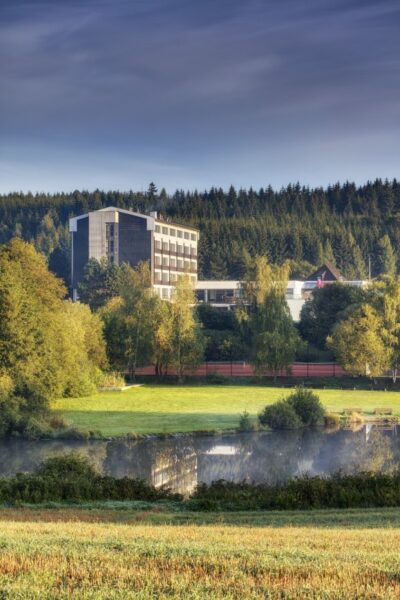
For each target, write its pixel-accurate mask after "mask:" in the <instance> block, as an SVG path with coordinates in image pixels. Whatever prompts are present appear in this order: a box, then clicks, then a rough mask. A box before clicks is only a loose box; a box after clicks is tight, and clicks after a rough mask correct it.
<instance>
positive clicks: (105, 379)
mask: <svg viewBox="0 0 400 600" xmlns="http://www.w3.org/2000/svg"><path fill="white" fill-rule="evenodd" d="M124 385H125V379H124V377H122V375H120V373H117V372H116V371H110V372H108V373H102V376H101V378H100V381H99V382H98V387H99V388H104V389H105V388H110V389H115V388H122V387H124Z"/></svg>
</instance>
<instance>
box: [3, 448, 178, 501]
mask: <svg viewBox="0 0 400 600" xmlns="http://www.w3.org/2000/svg"><path fill="white" fill-rule="evenodd" d="M162 499H171V500H180V499H181V496H179V494H171V493H170V492H169V490H164V489H156V488H155V487H153V486H152V485H149V484H148V483H146V482H145V481H142V480H140V479H129V478H128V477H123V478H122V479H116V478H114V477H108V476H103V475H100V474H99V473H97V471H96V470H95V469H94V468H93V466H92V465H91V464H90V462H89V461H88V460H87V459H86V458H84V457H82V456H80V455H77V454H73V453H72V454H67V455H64V456H57V457H53V458H49V459H48V460H46V461H44V462H43V463H42V464H41V465H40V466H39V468H38V469H37V471H36V472H35V473H29V474H26V473H18V474H17V475H16V476H15V477H10V478H0V502H13V503H16V502H17V503H18V502H32V503H39V502H63V501H64V502H81V501H90V500H149V501H154V500H162Z"/></svg>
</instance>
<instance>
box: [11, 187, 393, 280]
mask: <svg viewBox="0 0 400 600" xmlns="http://www.w3.org/2000/svg"><path fill="white" fill-rule="evenodd" d="M111 205H115V206H119V207H122V208H131V209H133V210H139V211H142V212H147V211H149V210H151V209H157V210H158V211H159V213H160V214H161V215H162V216H163V217H164V218H166V219H168V218H173V219H174V220H176V221H180V222H184V223H188V224H193V225H195V226H198V227H199V228H200V231H201V240H200V250H199V254H200V277H201V278H219V279H228V278H240V277H241V276H242V275H243V272H244V269H245V265H246V257H247V256H248V255H249V254H250V255H256V254H267V255H268V256H269V259H270V260H271V261H272V262H275V263H281V262H282V261H284V260H286V259H290V260H291V261H293V267H292V274H291V275H292V277H299V278H301V277H305V276H307V274H308V273H309V272H310V269H312V267H314V266H317V265H320V264H321V263H322V262H323V261H324V260H330V261H331V262H333V263H335V264H336V266H337V267H338V268H339V269H340V270H341V271H342V272H343V273H344V274H345V275H346V276H347V277H348V278H350V279H358V278H363V277H366V275H367V270H368V257H370V258H371V266H372V275H378V274H380V273H384V272H391V271H393V270H394V269H397V268H398V266H399V261H400V254H399V253H398V251H397V248H399V247H400V228H399V223H400V183H398V182H397V181H396V180H393V181H391V182H388V181H385V182H383V181H381V180H376V181H375V182H373V183H368V184H366V185H364V186H360V187H357V186H356V185H354V184H352V183H346V184H344V185H339V184H337V185H335V186H332V187H329V188H327V189H322V188H317V189H309V188H305V187H300V185H290V186H288V187H286V188H284V189H281V190H280V191H274V190H272V188H270V187H268V188H265V189H261V190H259V191H254V190H252V189H250V190H235V189H234V188H233V187H231V188H230V189H229V191H227V192H226V191H223V190H221V189H216V188H212V189H210V190H209V191H206V192H202V193H200V192H184V191H177V192H175V194H173V195H171V196H169V195H167V194H166V192H165V190H162V191H161V192H160V193H158V192H157V190H156V189H155V188H154V187H152V186H150V187H149V191H148V192H146V193H142V192H139V193H138V192H132V191H130V192H127V193H123V192H103V191H95V192H93V193H90V192H79V191H75V192H73V193H72V194H53V195H51V194H37V195H32V194H21V193H11V194H8V195H3V196H0V223H1V225H0V243H1V242H5V241H7V240H8V239H10V238H11V237H12V236H13V235H20V236H22V237H23V238H24V239H26V240H29V241H34V242H35V244H36V246H37V247H38V248H39V249H40V250H42V251H43V252H44V253H45V254H46V255H48V256H49V258H50V267H51V268H52V269H53V270H54V271H55V272H57V273H58V274H59V275H61V276H64V277H65V278H66V279H68V273H69V264H68V257H69V235H68V218H69V217H70V216H74V215H78V214H82V213H85V212H87V211H90V210H97V209H99V208H102V207H104V206H111Z"/></svg>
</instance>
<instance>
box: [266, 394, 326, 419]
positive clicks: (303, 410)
mask: <svg viewBox="0 0 400 600" xmlns="http://www.w3.org/2000/svg"><path fill="white" fill-rule="evenodd" d="M258 419H259V421H260V423H261V425H268V426H269V427H271V429H298V428H299V427H316V426H318V425H323V424H324V421H325V409H324V407H323V406H322V404H321V401H320V399H319V397H318V396H317V394H315V393H314V392H312V391H311V390H307V389H306V388H297V389H296V391H295V392H293V393H292V394H290V395H289V396H288V397H287V398H283V399H281V400H278V402H275V404H270V405H269V406H266V407H265V408H264V410H263V412H262V413H260V415H259V416H258Z"/></svg>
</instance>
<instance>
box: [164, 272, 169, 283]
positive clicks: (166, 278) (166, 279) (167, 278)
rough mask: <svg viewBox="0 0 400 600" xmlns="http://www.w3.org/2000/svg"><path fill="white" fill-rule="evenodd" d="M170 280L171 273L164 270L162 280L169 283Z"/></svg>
mask: <svg viewBox="0 0 400 600" xmlns="http://www.w3.org/2000/svg"><path fill="white" fill-rule="evenodd" d="M168 281H169V273H165V272H163V274H162V282H163V283H164V284H168Z"/></svg>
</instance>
